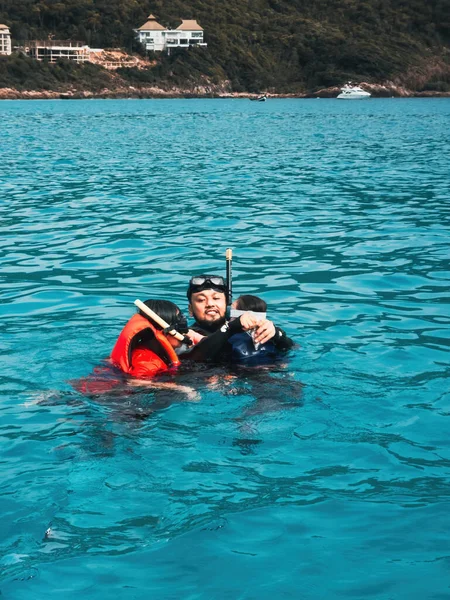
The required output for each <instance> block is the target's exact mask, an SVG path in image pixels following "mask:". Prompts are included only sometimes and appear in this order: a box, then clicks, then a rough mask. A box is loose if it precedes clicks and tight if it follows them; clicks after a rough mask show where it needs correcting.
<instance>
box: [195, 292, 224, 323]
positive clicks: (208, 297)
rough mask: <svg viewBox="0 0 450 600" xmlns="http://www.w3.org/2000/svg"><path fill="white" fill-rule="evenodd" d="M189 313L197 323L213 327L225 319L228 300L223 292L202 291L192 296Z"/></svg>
mask: <svg viewBox="0 0 450 600" xmlns="http://www.w3.org/2000/svg"><path fill="white" fill-rule="evenodd" d="M189 311H190V313H191V314H192V316H193V317H194V318H195V320H196V321H197V323H200V324H201V323H205V324H207V325H213V324H214V323H215V322H216V321H221V320H223V319H224V318H225V315H226V312H227V300H226V296H225V294H224V293H223V292H218V291H217V290H202V291H201V292H194V293H193V294H192V295H191V302H190V304H189Z"/></svg>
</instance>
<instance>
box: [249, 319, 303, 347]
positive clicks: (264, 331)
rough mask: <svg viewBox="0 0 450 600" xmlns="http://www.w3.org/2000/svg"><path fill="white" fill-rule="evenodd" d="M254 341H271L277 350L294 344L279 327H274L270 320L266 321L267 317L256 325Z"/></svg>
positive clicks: (261, 342)
mask: <svg viewBox="0 0 450 600" xmlns="http://www.w3.org/2000/svg"><path fill="white" fill-rule="evenodd" d="M255 342H257V343H259V344H265V343H266V342H272V343H273V345H274V346H275V348H277V350H289V349H290V348H292V347H293V346H294V342H293V340H291V338H289V337H288V336H287V335H286V333H285V332H284V331H283V330H282V329H280V327H275V325H274V324H273V323H272V321H268V320H267V319H265V320H264V321H262V323H260V324H259V326H258V327H257V329H256V333H255Z"/></svg>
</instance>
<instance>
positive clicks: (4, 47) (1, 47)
mask: <svg viewBox="0 0 450 600" xmlns="http://www.w3.org/2000/svg"><path fill="white" fill-rule="evenodd" d="M0 54H3V55H9V54H11V34H10V32H9V28H8V27H7V26H6V25H0Z"/></svg>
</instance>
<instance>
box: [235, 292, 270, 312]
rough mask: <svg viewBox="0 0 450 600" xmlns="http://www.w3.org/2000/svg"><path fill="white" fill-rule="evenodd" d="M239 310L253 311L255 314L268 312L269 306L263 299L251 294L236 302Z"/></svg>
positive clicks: (240, 297) (241, 297)
mask: <svg viewBox="0 0 450 600" xmlns="http://www.w3.org/2000/svg"><path fill="white" fill-rule="evenodd" d="M236 308H237V310H252V311H253V312H266V311H267V304H266V302H264V300H263V299H262V298H258V296H252V295H251V294H244V295H243V296H239V298H238V299H237V300H236Z"/></svg>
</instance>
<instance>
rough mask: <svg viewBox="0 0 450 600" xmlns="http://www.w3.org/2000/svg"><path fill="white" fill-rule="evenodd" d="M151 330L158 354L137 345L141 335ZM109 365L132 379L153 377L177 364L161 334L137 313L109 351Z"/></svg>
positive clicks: (178, 362) (171, 350) (177, 360)
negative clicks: (112, 365)
mask: <svg viewBox="0 0 450 600" xmlns="http://www.w3.org/2000/svg"><path fill="white" fill-rule="evenodd" d="M148 330H150V331H151V332H152V334H153V337H154V339H155V342H156V343H157V348H158V350H157V353H156V352H154V351H153V350H150V349H149V348H146V347H145V345H143V344H140V343H139V338H140V336H141V335H142V333H143V332H145V331H147V333H148ZM111 360H112V362H113V363H114V364H115V365H116V366H117V367H119V368H120V369H122V371H124V373H128V374H129V375H133V376H134V377H154V376H155V375H156V374H158V373H163V372H164V371H168V370H169V369H171V368H173V367H177V366H178V365H179V364H180V361H179V359H178V356H177V355H176V353H175V350H174V349H173V347H172V346H171V345H170V343H169V340H168V339H167V338H166V336H165V335H164V334H163V332H162V331H160V330H159V329H156V327H155V326H154V325H152V323H151V322H150V321H149V320H148V319H146V318H145V317H143V316H142V315H140V314H135V315H134V316H133V317H131V319H130V320H129V321H128V323H127V324H126V325H125V327H124V328H123V329H122V332H121V334H120V335H119V337H118V339H117V342H116V344H115V346H114V348H113V351H112V352H111Z"/></svg>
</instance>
